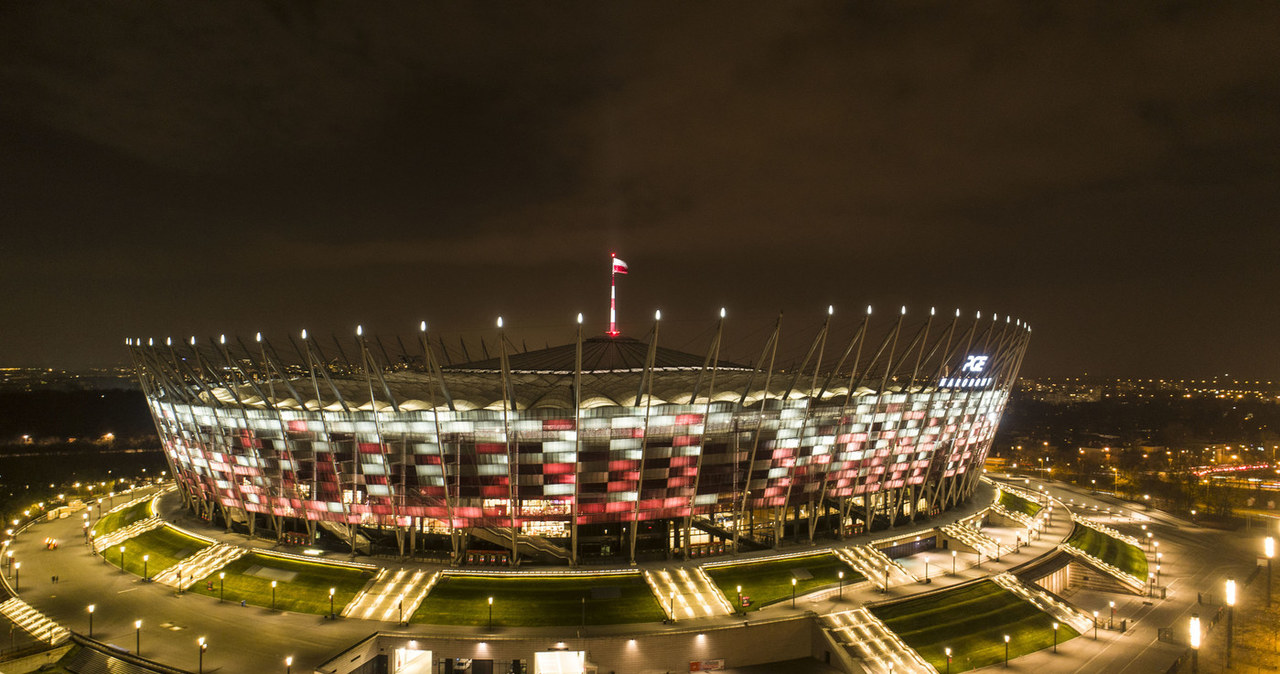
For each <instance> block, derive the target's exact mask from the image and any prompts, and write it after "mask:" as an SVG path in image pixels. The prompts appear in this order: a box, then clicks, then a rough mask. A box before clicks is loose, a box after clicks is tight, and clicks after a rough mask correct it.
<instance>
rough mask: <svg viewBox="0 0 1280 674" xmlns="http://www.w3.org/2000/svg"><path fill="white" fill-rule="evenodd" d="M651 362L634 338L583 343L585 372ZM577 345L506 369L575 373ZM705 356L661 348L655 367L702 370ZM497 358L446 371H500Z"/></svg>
mask: <svg viewBox="0 0 1280 674" xmlns="http://www.w3.org/2000/svg"><path fill="white" fill-rule="evenodd" d="M648 359H649V345H648V344H646V343H644V342H642V341H640V340H638V339H635V338H633V337H592V338H590V339H584V340H582V371H583V372H591V373H596V372H636V371H640V370H643V369H644V367H645V363H646V362H647V361H648ZM576 360H577V344H564V345H561V346H552V347H549V348H546V349H538V350H537V351H526V352H524V353H512V354H509V355H508V356H507V367H508V368H509V369H510V370H511V371H512V372H522V373H523V372H529V373H534V372H536V373H560V374H572V373H573V372H574V371H575V370H576ZM706 360H707V359H706V357H705V356H698V355H695V354H692V353H685V352H683V351H677V350H675V349H668V348H666V347H662V346H659V347H658V348H657V350H656V352H655V354H654V361H653V367H654V369H657V370H688V369H695V370H700V369H702V367H703V365H704V364H706V365H709V363H707V362H706ZM501 367H502V366H501V363H500V362H499V359H497V358H489V359H486V360H477V361H473V362H470V363H462V364H458V365H450V366H448V367H446V368H445V369H446V370H457V371H477V370H483V371H498V370H501ZM717 368H718V369H721V370H749V369H751V368H749V367H746V366H743V365H738V364H737V363H731V362H728V361H724V360H722V361H719V363H718V365H717Z"/></svg>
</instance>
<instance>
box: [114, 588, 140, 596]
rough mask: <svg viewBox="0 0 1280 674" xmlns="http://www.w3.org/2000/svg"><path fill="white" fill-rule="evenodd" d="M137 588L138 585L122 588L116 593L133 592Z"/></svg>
mask: <svg viewBox="0 0 1280 674" xmlns="http://www.w3.org/2000/svg"><path fill="white" fill-rule="evenodd" d="M136 589H138V588H136V587H131V588H129V589H127V590H120V591H119V592H117V593H116V594H124V593H126V592H133V591H134V590H136Z"/></svg>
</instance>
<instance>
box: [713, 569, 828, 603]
mask: <svg viewBox="0 0 1280 674" xmlns="http://www.w3.org/2000/svg"><path fill="white" fill-rule="evenodd" d="M836 576H837V577H838V578H839V579H840V598H841V599H844V571H841V572H839V573H837V574H836ZM738 594H739V595H741V594H742V593H741V591H739V593H738ZM739 600H741V597H739Z"/></svg>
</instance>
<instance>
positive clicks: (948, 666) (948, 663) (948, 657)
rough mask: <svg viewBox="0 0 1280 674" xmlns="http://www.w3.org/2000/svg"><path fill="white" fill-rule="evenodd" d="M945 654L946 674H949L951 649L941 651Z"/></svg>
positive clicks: (948, 647)
mask: <svg viewBox="0 0 1280 674" xmlns="http://www.w3.org/2000/svg"><path fill="white" fill-rule="evenodd" d="M942 650H943V651H944V652H945V653H946V654H947V674H951V647H950V646H947V647H946V648H944V649H942Z"/></svg>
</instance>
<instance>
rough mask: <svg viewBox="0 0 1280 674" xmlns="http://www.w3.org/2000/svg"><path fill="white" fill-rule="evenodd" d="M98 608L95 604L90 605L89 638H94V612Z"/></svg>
mask: <svg viewBox="0 0 1280 674" xmlns="http://www.w3.org/2000/svg"><path fill="white" fill-rule="evenodd" d="M96 608H98V607H97V606H95V605H94V604H89V638H90V639H92V638H93V610H94V609H96Z"/></svg>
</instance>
